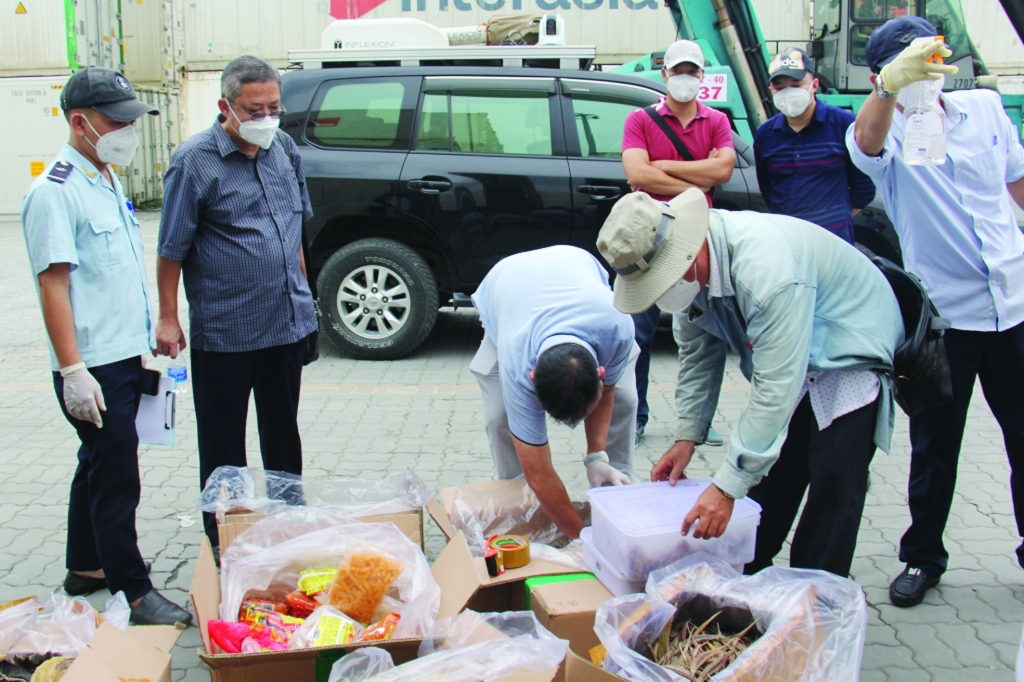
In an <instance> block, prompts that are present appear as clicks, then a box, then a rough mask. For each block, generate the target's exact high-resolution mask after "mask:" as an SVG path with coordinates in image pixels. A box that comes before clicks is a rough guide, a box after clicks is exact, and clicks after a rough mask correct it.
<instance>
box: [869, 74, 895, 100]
mask: <svg viewBox="0 0 1024 682" xmlns="http://www.w3.org/2000/svg"><path fill="white" fill-rule="evenodd" d="M871 82H872V84H874V86H875V94H876V95H878V98H879V99H892V98H893V97H895V96H896V95H897V93H895V92H889V91H888V90H886V89H885V88H883V87H882V75H881V74H878V73H873V74H871Z"/></svg>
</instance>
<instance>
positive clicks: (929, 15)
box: [808, 0, 995, 93]
mask: <svg viewBox="0 0 1024 682" xmlns="http://www.w3.org/2000/svg"><path fill="white" fill-rule="evenodd" d="M908 15H909V16H920V17H924V18H926V19H927V20H928V21H930V22H931V23H932V24H934V25H935V28H936V29H938V32H939V35H941V36H943V37H944V38H945V41H946V45H947V46H948V47H949V49H950V50H952V51H953V55H952V56H951V57H949V58H947V59H946V63H947V64H954V65H956V66H958V67H960V72H959V73H957V74H956V75H955V76H951V77H949V78H946V84H945V89H946V90H967V89H971V88H974V87H979V86H981V87H985V86H988V87H992V86H993V85H994V81H995V79H994V77H991V78H985V76H987V75H988V69H987V68H985V63H984V62H983V61H982V60H981V57H980V56H979V55H978V53H977V51H976V50H975V49H974V45H973V43H972V42H971V39H970V37H969V36H968V35H967V26H966V24H965V23H964V16H963V10H962V9H961V7H960V0H816V1H815V3H814V16H813V22H814V24H813V31H814V39H813V40H812V41H811V42H810V44H809V45H808V54H809V55H810V56H811V57H812V58H813V59H814V60H815V68H816V70H817V72H818V74H819V77H820V78H821V79H822V84H823V85H825V86H826V88H827V89H828V90H829V91H838V92H843V93H858V92H861V93H867V92H870V91H871V80H870V77H871V70H870V69H869V68H868V63H867V59H866V57H865V54H864V50H865V48H866V46H867V44H868V38H869V37H870V36H871V34H872V32H874V30H875V29H876V28H878V27H879V26H881V25H882V24H884V23H885V22H886V21H888V20H890V19H895V18H897V17H902V16H908ZM979 78H980V79H981V82H979ZM989 80H991V81H992V83H991V84H990V83H988V81H989Z"/></svg>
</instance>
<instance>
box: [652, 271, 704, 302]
mask: <svg viewBox="0 0 1024 682" xmlns="http://www.w3.org/2000/svg"><path fill="white" fill-rule="evenodd" d="M693 268H694V273H693V281H692V282H688V281H686V280H685V279H683V278H682V277H680V278H679V281H678V282H676V283H675V284H673V285H672V288H671V289H669V290H668V291H666V292H665V293H664V294H662V296H661V298H659V299H658V300H657V301H655V303H654V305H656V306H658V307H659V308H661V309H662V310H664V311H665V312H666V313H681V312H683V311H684V310H686V309H687V308H689V307H690V304H691V303H693V299H695V298H697V294H699V293H700V282H698V281H697V270H696V268H697V261H696V259H694V261H693ZM684 274H685V273H684Z"/></svg>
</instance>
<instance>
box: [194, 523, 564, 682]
mask: <svg viewBox="0 0 1024 682" xmlns="http://www.w3.org/2000/svg"><path fill="white" fill-rule="evenodd" d="M449 527H450V526H449ZM431 572H432V573H433V575H434V579H435V580H437V582H438V584H439V585H440V587H441V609H440V612H439V614H438V618H447V617H449V616H454V615H456V614H458V613H460V612H461V611H462V610H464V609H466V608H470V609H473V610H474V611H481V612H487V611H519V610H522V609H523V608H524V604H525V592H524V589H525V588H524V586H523V581H524V580H526V579H527V578H532V577H534V576H540V575H554V574H559V573H574V572H578V569H572V568H569V567H568V566H564V565H562V564H556V563H552V562H547V561H532V562H530V563H529V564H527V565H526V566H524V567H522V568H516V569H509V570H508V571H506V572H505V573H504V574H503V575H500V576H498V577H497V578H491V577H490V576H489V575H487V567H486V566H485V564H484V560H483V559H482V558H474V557H473V556H472V554H471V553H470V551H469V545H468V544H467V543H466V538H465V536H463V534H462V533H461V532H458V533H455V535H454V537H453V538H452V540H451V542H449V543H448V545H447V546H446V547H445V548H444V550H442V551H441V554H440V556H438V558H437V561H435V562H434V565H433V566H432V567H431ZM191 594H192V603H193V605H194V606H195V611H196V616H197V619H198V626H199V630H200V632H201V634H202V637H203V649H202V650H201V651H200V652H199V658H201V659H202V660H203V662H205V663H206V664H207V665H208V666H209V667H210V672H211V677H212V680H213V682H271V681H274V682H276V681H277V680H289V682H291V681H295V682H301V681H306V682H313V681H314V680H317V681H318V682H319V681H321V680H326V679H327V675H328V674H329V672H330V669H331V666H332V665H333V664H334V662H335V661H336V660H338V659H339V658H341V657H342V656H344V655H345V654H346V653H347V652H349V651H352V650H353V649H356V648H359V647H361V646H378V647H380V648H382V649H386V650H387V651H388V652H390V654H391V656H392V658H393V659H394V661H395V663H396V664H401V663H405V662H406V661H410V660H412V659H413V658H415V657H416V655H417V651H418V649H419V645H420V640H418V639H403V640H389V641H386V642H368V643H366V644H347V645H342V646H336V647H323V648H317V649H296V650H294V651H273V652H264V653H259V654H222V653H215V649H214V646H213V644H212V642H211V641H210V635H209V631H208V629H207V624H208V623H209V622H210V621H211V620H214V619H216V618H219V617H220V615H219V607H220V596H221V595H220V576H219V575H218V573H217V566H216V564H215V563H214V560H213V550H212V549H211V547H210V543H209V540H206V539H204V540H203V544H202V545H201V546H200V549H199V560H198V562H197V563H196V572H195V575H194V576H193V579H192V588H191ZM536 674H537V672H536V671H524V673H523V675H524V677H522V679H523V680H524V681H529V682H534V681H537V682H546V681H547V680H550V679H555V678H556V677H557V674H556V673H554V672H552V674H551V675H550V676H549V677H544V678H543V679H541V680H538V678H537V677H536V676H535V675H536ZM545 674H546V673H545Z"/></svg>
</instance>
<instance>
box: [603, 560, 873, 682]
mask: <svg viewBox="0 0 1024 682" xmlns="http://www.w3.org/2000/svg"><path fill="white" fill-rule="evenodd" d="M718 611H721V612H722V615H721V616H720V617H719V621H722V622H723V624H724V625H728V626H729V627H730V629H733V628H735V629H737V630H738V629H741V628H743V627H745V626H746V625H749V624H750V623H751V622H754V623H756V628H757V630H758V631H759V632H760V633H761V635H760V637H759V638H758V639H757V641H755V642H754V643H753V644H751V645H750V647H749V648H747V649H746V651H744V652H743V653H741V654H740V655H739V656H738V657H737V658H736V660H735V661H733V663H732V664H730V665H729V667H727V668H726V669H725V670H723V671H721V672H720V673H718V674H717V675H715V676H714V677H712V679H713V680H716V681H719V682H722V681H727V680H738V679H742V680H765V681H767V680H782V679H785V680H801V681H807V682H810V681H812V680H813V681H814V682H830V681H831V682H839V681H840V680H843V681H845V680H855V679H857V677H858V676H859V673H860V664H861V656H862V655H863V652H864V637H865V633H866V629H867V605H866V602H865V600H864V593H863V591H862V590H861V588H860V586H859V585H857V584H856V583H855V582H853V581H852V580H847V579H845V578H840V577H838V576H835V575H832V574H831V573H826V572H824V571H813V570H805V569H795V568H778V567H772V568H767V569H764V570H763V571H760V572H759V573H757V574H756V575H752V576H746V577H744V576H741V575H740V574H739V573H737V572H736V571H735V570H734V569H733V568H732V567H731V566H729V565H728V564H726V563H725V562H724V561H722V560H721V559H718V558H715V557H711V556H709V555H707V554H696V555H693V556H690V557H686V558H685V559H681V560H680V561H677V562H676V563H674V564H672V565H671V566H666V567H665V568H663V569H660V570H658V571H655V572H654V573H652V574H651V575H650V577H649V578H648V579H647V593H646V594H632V595H626V596H624V597H618V598H616V599H611V600H609V601H607V602H605V603H604V604H602V605H601V606H600V607H599V608H598V610H597V615H596V618H595V624H594V631H595V632H596V633H597V636H598V638H599V639H600V640H601V643H602V644H603V645H604V646H605V649H606V650H607V653H606V656H605V660H604V668H605V669H606V670H608V671H610V672H613V673H615V674H617V675H619V676H620V677H623V678H625V679H627V680H631V681H632V682H647V681H650V680H657V681H659V682H662V681H664V682H668V681H670V680H683V679H685V678H684V677H682V676H680V675H678V674H676V673H674V672H672V671H671V670H668V669H667V668H663V667H662V666H659V665H657V664H656V663H654V662H652V661H650V660H649V659H647V658H646V657H645V656H644V654H643V653H642V652H646V650H647V645H646V642H655V641H657V639H658V637H659V636H660V635H661V632H662V630H664V629H665V626H666V625H668V624H669V623H671V622H672V621H673V619H675V618H677V617H679V618H688V619H689V620H691V621H693V622H703V621H705V620H707V618H709V617H710V616H711V615H713V614H714V613H716V612H718ZM645 640H646V641H645Z"/></svg>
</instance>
